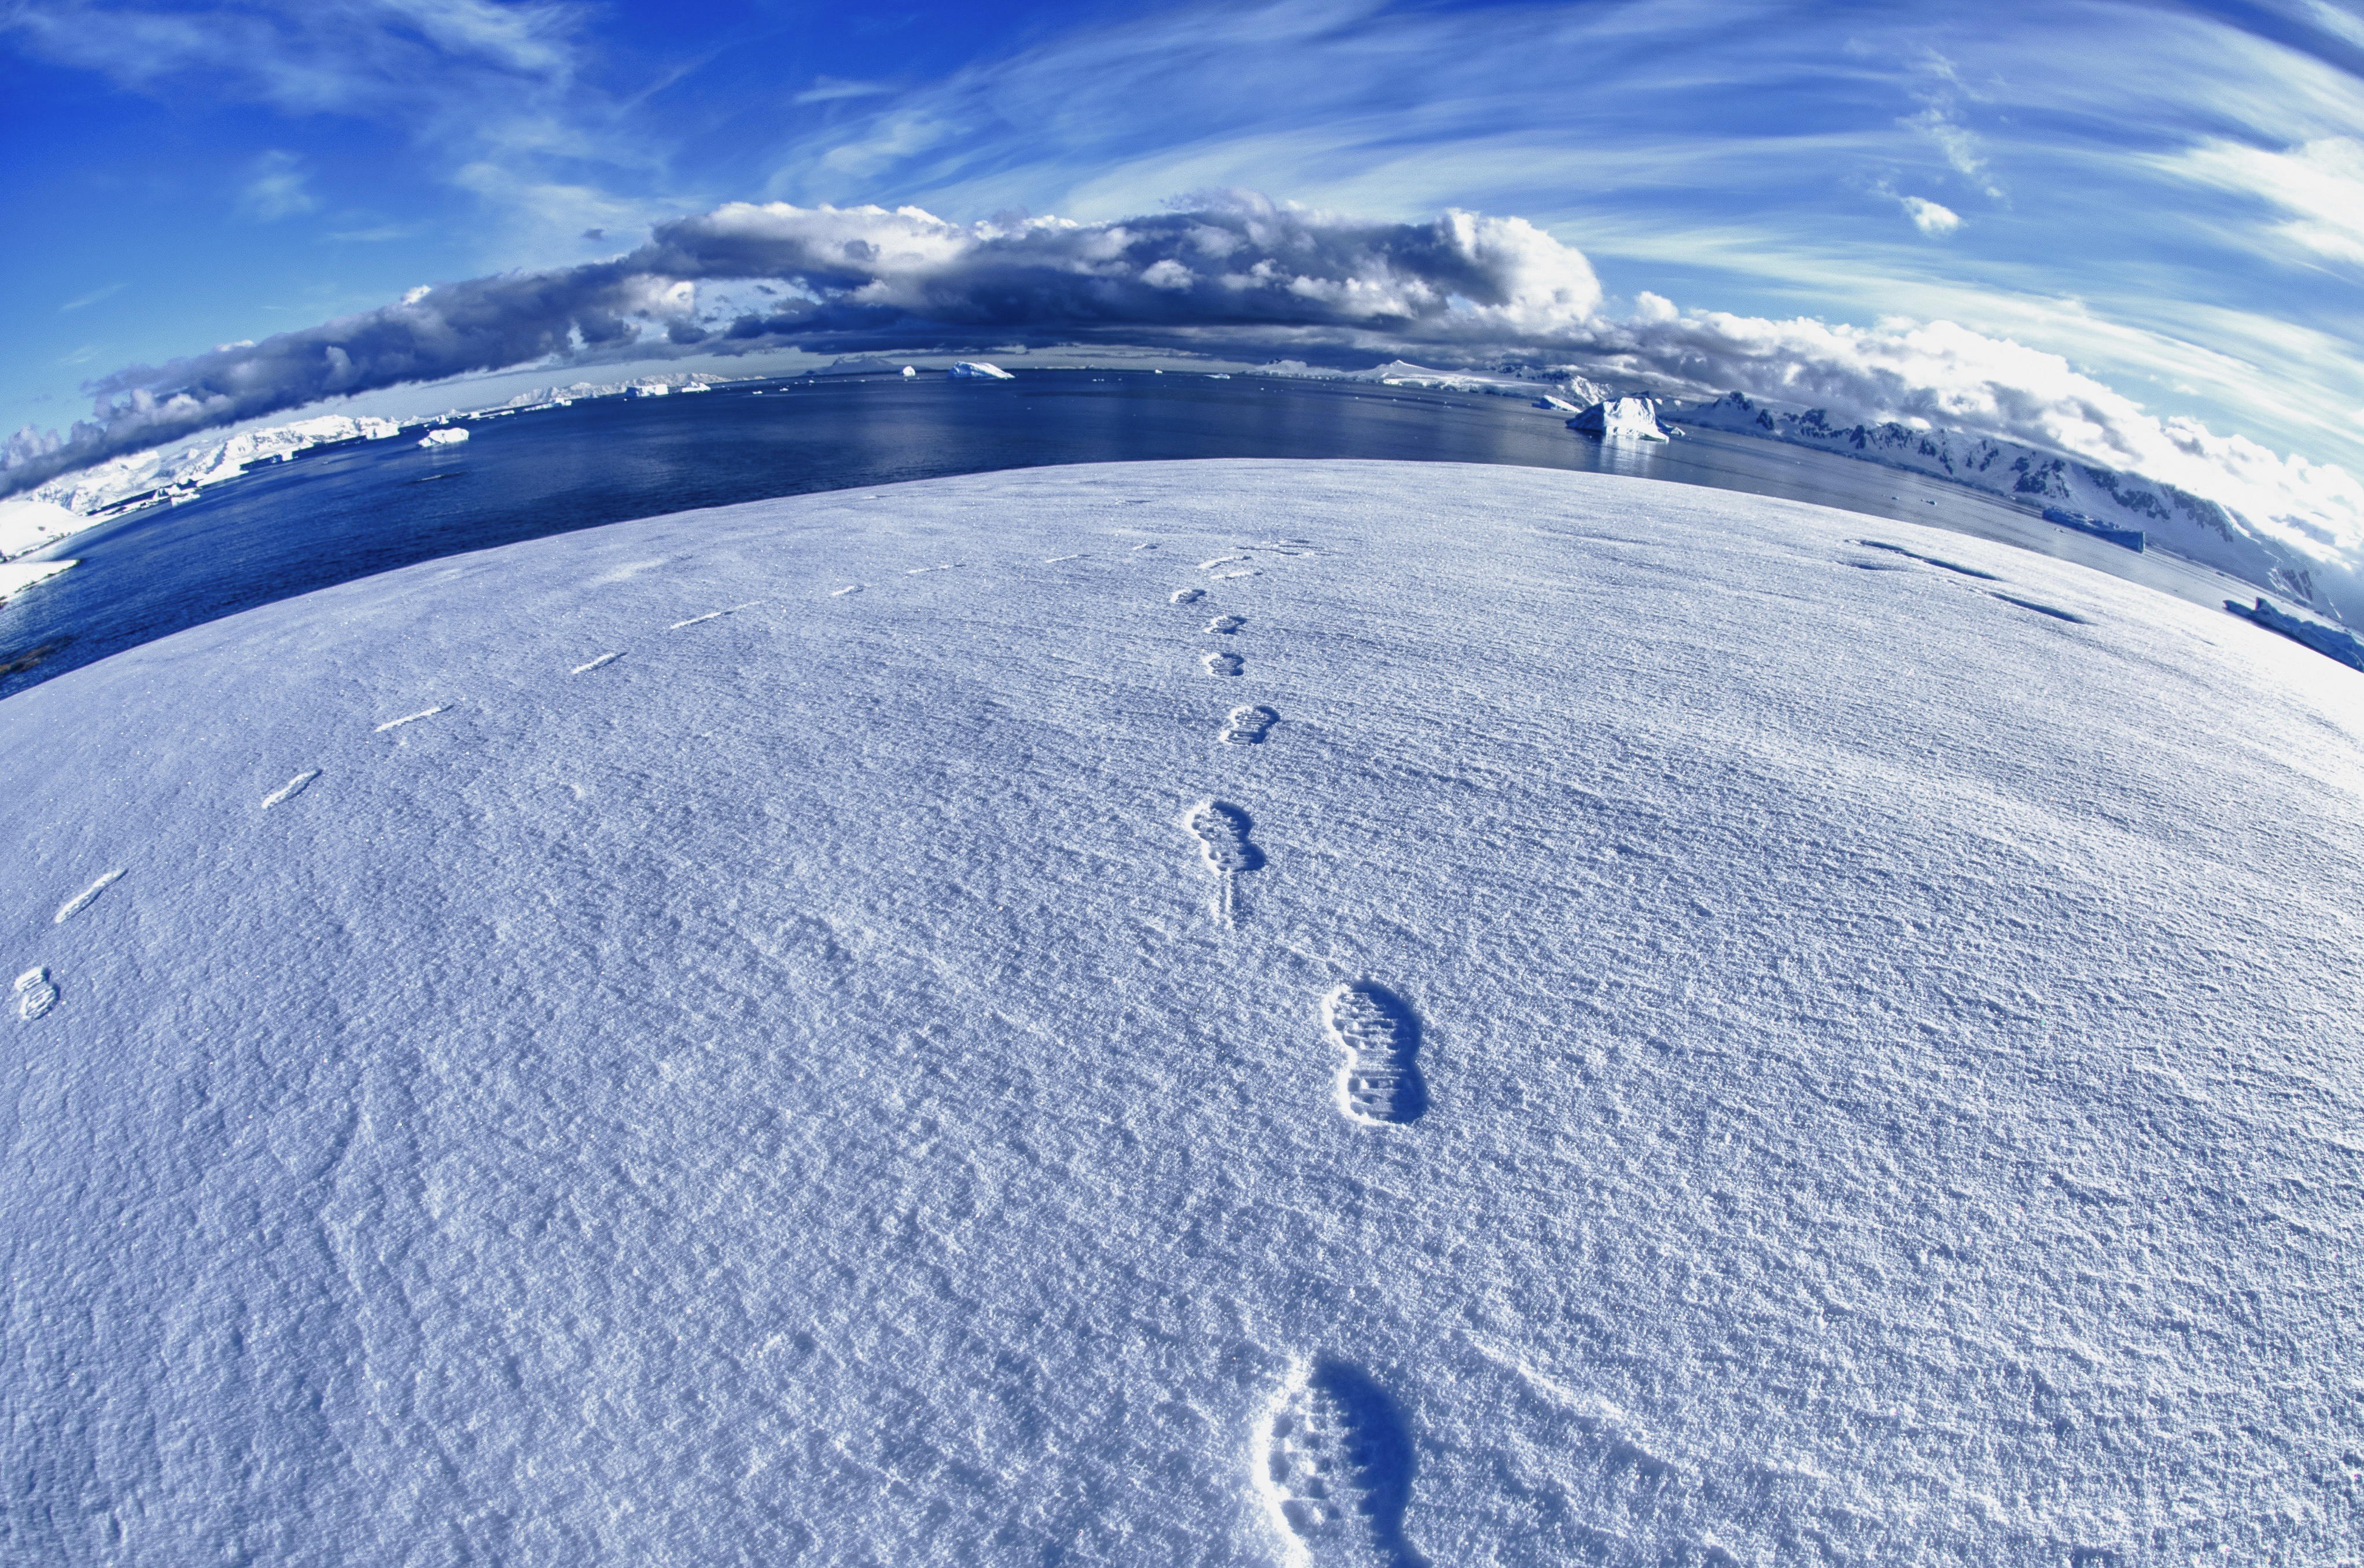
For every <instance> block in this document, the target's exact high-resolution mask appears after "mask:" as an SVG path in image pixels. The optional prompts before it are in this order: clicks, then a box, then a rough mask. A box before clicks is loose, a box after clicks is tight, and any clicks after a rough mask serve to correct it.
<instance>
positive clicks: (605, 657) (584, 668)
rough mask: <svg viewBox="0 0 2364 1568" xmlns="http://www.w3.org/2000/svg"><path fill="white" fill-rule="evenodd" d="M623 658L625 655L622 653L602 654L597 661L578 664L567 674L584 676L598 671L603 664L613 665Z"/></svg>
mask: <svg viewBox="0 0 2364 1568" xmlns="http://www.w3.org/2000/svg"><path fill="white" fill-rule="evenodd" d="M622 657H623V654H622V653H620V652H617V653H602V654H601V655H599V657H597V659H594V660H591V661H590V662H587V663H583V664H577V665H576V666H574V668H573V669H572V670H569V671H567V672H566V673H568V674H570V675H580V674H584V673H586V672H589V671H592V670H597V668H599V666H600V665H602V664H613V663H614V662H616V661H617V660H619V659H621V658H622Z"/></svg>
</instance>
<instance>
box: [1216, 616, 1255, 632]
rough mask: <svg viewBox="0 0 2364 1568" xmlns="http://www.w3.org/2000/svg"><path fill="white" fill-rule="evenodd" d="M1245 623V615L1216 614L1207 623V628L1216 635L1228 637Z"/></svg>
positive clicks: (1246, 622) (1246, 618)
mask: <svg viewBox="0 0 2364 1568" xmlns="http://www.w3.org/2000/svg"><path fill="white" fill-rule="evenodd" d="M1247 624H1248V617H1245V616H1217V617H1215V618H1214V619H1213V620H1210V621H1209V622H1208V623H1207V629H1208V630H1209V631H1210V632H1211V633H1213V634H1214V635H1215V636H1217V637H1229V636H1231V635H1232V633H1233V632H1235V631H1237V630H1239V629H1240V628H1242V627H1243V626H1245V625H1247Z"/></svg>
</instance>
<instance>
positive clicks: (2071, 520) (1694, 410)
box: [1672, 392, 2364, 625]
mask: <svg viewBox="0 0 2364 1568" xmlns="http://www.w3.org/2000/svg"><path fill="white" fill-rule="evenodd" d="M1672 412H1673V413H1674V414H1675V415H1676V417H1678V418H1679V419H1681V420H1682V421H1683V423H1684V424H1686V425H1691V426H1696V427H1698V428H1701V429H1714V430H1730V431H1734V432H1737V433H1740V434H1744V435H1753V436H1763V437H1767V438H1769V439H1774V440H1779V441H1787V442H1790V443H1791V444H1793V445H1797V446H1807V447H1814V448H1816V449H1819V450H1823V451H1834V452H1839V453H1842V454H1844V455H1845V456H1848V457H1857V458H1862V459H1865V460H1868V461H1869V462H1877V463H1879V464H1882V465H1883V466H1885V467H1889V468H1898V469H1905V470H1909V471H1910V472H1912V473H1924V474H1928V475H1931V476H1932V477H1935V478H1938V479H1944V480H1947V481H1950V482H1951V483H1953V484H1962V485H1967V486H1968V487H1969V488H1971V489H1974V490H1984V491H1987V492H1989V493H1990V494H1992V495H2002V496H2007V497H2009V498H2010V499H2012V500H2014V501H2017V502H2020V503H2021V504H2023V505H2024V506H2029V507H2031V508H2033V509H2035V510H2037V511H2038V512H2040V513H2041V514H2043V515H2044V516H2046V517H2048V518H2049V519H2050V520H2052V521H2054V522H2057V523H2058V524H2059V525H2060V526H2062V527H2064V528H2076V529H2078V530H2079V531H2080V532H2086V533H2098V534H2099V535H2101V537H2103V538H2109V537H2111V536H2112V535H2113V534H2118V535H2130V534H2140V535H2141V536H2143V537H2142V539H2140V540H2133V539H2124V538H2120V539H2115V540H2114V541H2113V542H2118V543H2124V544H2129V545H2140V544H2146V543H2147V544H2149V545H2156V546H2163V547H2165V548H2166V549H2169V550H2173V551H2174V552H2175V553H2176V554H2178V555H2180V556H2183V557H2184V558H2185V559H2187V560H2191V561H2197V562H2202V564H2204V565H2208V566H2213V567H2215V568H2216V569H2218V570H2219V571H2222V572H2225V573H2230V574H2231V575H2233V576H2235V577H2237V578H2240V579H2241V580H2242V581H2244V582H2247V583H2254V584H2258V586H2259V587H2261V588H2265V589H2268V590H2269V591H2270V592H2272V593H2275V594H2279V595H2283V596H2285V597H2287V598H2290V599H2292V600H2294V601H2296V602H2297V603H2299V604H2302V605H2305V606H2310V607H2311V608H2313V609H2314V610H2316V611H2318V612H2319V613H2323V614H2327V615H2332V616H2335V617H2338V618H2340V619H2342V620H2345V621H2347V623H2348V624H2350V625H2364V574H2359V573H2358V569H2357V567H2356V566H2355V565H2354V564H2352V563H2347V562H2341V561H2339V560H2336V559H2334V558H2333V557H2331V556H2330V555H2328V554H2322V553H2316V554H2310V553H2308V552H2306V551H2303V550H2299V549H2297V548H2294V547H2293V545H2292V543H2291V542H2290V541H2289V540H2288V539H2283V538H2278V537H2275V535H2273V534H2271V533H2269V532H2268V531H2266V530H2265V529H2263V528H2259V527H2258V525H2257V524H2256V523H2255V522H2254V521H2252V520H2251V519H2248V518H2245V517H2241V516H2239V515H2237V514H2236V513H2235V512H2233V511H2231V510H2230V509H2229V508H2227V507H2225V506H2220V505H2219V504H2217V503H2216V502H2214V501H2211V500H2208V499H2206V498H2204V497H2202V496H2199V495H2191V493H2190V492H2188V491H2184V490H2180V489H2178V488H2177V487H2175V486H2174V485H2172V484H2161V483H2159V482H2158V481H2156V480H2150V479H2145V478H2143V477H2141V476H2140V475H2137V474H2131V473H2122V472H2120V471H2118V470H2116V469H2112V468H2104V467H2101V466H2099V465H2097V464H2093V463H2086V462H2076V461H2074V460H2072V459H2069V458H2066V457H2063V456H2061V455H2059V454H2058V453H2057V452H2046V451H2042V450H2037V449H2036V448H2034V447H2029V446H2024V445H2021V444H2019V443H2017V442H2013V441H1998V440H1994V439H1990V438H1987V437H1982V436H1968V435H1964V434H1963V433H1961V432H1959V431H1954V430H1942V429H1916V428H1912V427H1911V426H1906V425H1900V424H1896V423H1894V422H1892V421H1891V422H1884V423H1879V424H1871V423H1857V424H1844V423H1841V422H1839V421H1837V420H1834V419H1833V418H1832V417H1830V415H1829V414H1827V413H1826V412H1824V411H1823V410H1822V409H1819V408H1810V409H1806V410H1804V411H1802V412H1780V411H1777V410H1775V409H1773V408H1771V407H1767V406H1764V405H1762V404H1760V403H1758V402H1756V401H1755V400H1753V399H1751V398H1748V397H1745V396H1743V395H1741V394H1739V393H1736V392H1734V393H1728V394H1726V395H1724V396H1723V397H1720V398H1717V399H1714V400H1713V401H1712V402H1707V403H1700V404H1695V405H1690V406H1684V407H1679V408H1676V409H1674V410H1672Z"/></svg>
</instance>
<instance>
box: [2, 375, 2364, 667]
mask: <svg viewBox="0 0 2364 1568" xmlns="http://www.w3.org/2000/svg"><path fill="white" fill-rule="evenodd" d="M1151 358H1154V359H1157V360H1159V361H1171V362H1173V363H1175V364H1176V365H1177V366H1178V364H1179V363H1181V362H1182V361H1173V357H1172V356H1152V357H1151ZM1151 358H1145V359H1143V360H1141V361H1140V362H1139V363H1135V362H1134V361H1132V360H1131V359H1127V358H1124V357H1122V356H1117V357H1116V358H1115V359H1114V361H1112V364H1111V366H1110V367H1108V368H1126V369H1136V370H1138V369H1143V368H1158V367H1155V366H1153V365H1152V363H1151ZM1070 360H1072V362H1069V361H1070ZM1044 368H1061V369H1076V368H1092V358H1091V356H1089V355H1083V356H1081V357H1076V356H1068V357H1067V358H1065V359H1061V360H1060V361H1059V362H1058V363H1057V364H1055V365H1046V366H1045V367H1044ZM1200 368H1202V369H1203V370H1205V371H1206V372H1207V373H1217V372H1218V371H1219V370H1221V373H1223V374H1225V375H1228V374H1230V373H1231V372H1232V369H1237V370H1239V371H1240V372H1242V373H1254V374H1257V375H1269V376H1276V377H1280V378H1284V379H1295V380H1318V381H1337V382H1349V383H1367V384H1374V385H1380V386H1388V387H1402V388H1411V389H1420V390H1426V391H1440V392H1455V393H1462V394H1482V395H1489V396H1501V397H1517V398H1520V399H1522V400H1526V401H1530V402H1532V403H1533V406H1535V407H1537V408H1540V409H1544V411H1546V412H1552V413H1563V412H1567V411H1570V410H1567V409H1563V408H1562V407H1561V405H1564V404H1570V403H1572V404H1573V411H1574V412H1576V413H1577V417H1576V418H1575V419H1573V420H1571V421H1570V424H1571V428H1577V429H1579V430H1583V431H1587V432H1589V433H1590V434H1593V435H1596V436H1599V435H1603V434H1611V435H1624V436H1640V437H1642V438H1643V439H1656V435H1657V433H1658V432H1659V430H1660V427H1659V425H1658V423H1657V416H1658V415H1660V414H1663V415H1665V416H1666V417H1667V418H1670V419H1679V420H1680V421H1681V422H1682V424H1684V425H1687V426H1690V427H1693V428H1700V429H1703V430H1715V431H1720V432H1723V433H1726V434H1733V435H1743V436H1748V437H1753V438H1758V439H1767V440H1772V441H1778V442H1781V443H1785V444H1790V445H1796V446H1804V447H1811V448H1812V449H1814V450H1821V451H1825V452H1831V453H1834V454H1836V455H1840V456H1845V457H1849V458H1854V459H1858V460H1862V461H1866V462H1872V463H1875V464H1879V465H1881V466H1885V467H1890V468H1896V469H1901V470H1906V471H1909V472H1912V473H1920V474H1924V475H1925V476H1928V477H1930V478H1934V479H1938V480H1942V481H1945V482H1946V483H1948V484H1959V485H1962V486H1964V487H1965V488H1968V489H1971V490H1975V491H1979V492H1980V493H1982V494H1986V495H1995V496H2000V497H2002V498H2004V499H2006V500H2009V501H2011V502H2013V504H2015V505H2017V506H2023V507H2025V508H2026V509H2027V510H2028V511H2030V512H2031V513H2033V514H2036V515H2039V516H2040V515H2042V514H2043V513H2046V512H2051V513H2053V514H2054V515H2055V517H2057V519H2058V520H2059V521H2061V522H2062V523H2063V524H2064V526H2070V527H2081V528H2087V529H2088V530H2089V531H2099V532H2101V533H2102V534H2103V535H2104V536H2105V537H2110V536H2112V535H2113V533H2114V532H2116V531H2118V530H2124V531H2127V532H2138V533H2140V534H2142V535H2143V536H2145V538H2146V539H2147V542H2148V544H2149V546H2150V547H2151V548H2158V549H2165V550H2169V551H2171V552H2172V553H2174V554H2177V555H2180V556H2182V557H2184V558H2185V559H2188V560H2191V561H2194V562H2200V563H2202V564H2203V565H2206V566H2210V567H2213V568H2215V569H2216V570H2219V571H2222V572H2224V573H2227V574H2229V575H2231V576H2233V577H2236V578H2237V579H2239V580H2240V581H2242V582H2244V583H2247V584H2254V585H2255V586H2257V587H2258V588H2261V589H2264V590H2265V591H2266V592H2268V593H2269V594H2272V595H2277V596H2280V597H2281V598H2284V599H2286V600H2288V601H2290V602H2291V603H2292V605H2294V606H2299V607H2301V608H2303V609H2304V610H2307V611H2310V612H2312V613H2313V614H2314V615H2316V616H2319V617H2325V618H2326V619H2328V620H2331V621H2334V622H2336V623H2339V624H2342V625H2346V626H2350V627H2355V626H2364V563H2358V562H2351V561H2349V560H2347V558H2346V557H2345V556H2344V555H2342V554H2341V553H2340V552H2339V551H2338V550H2336V549H2335V548H2333V547H2332V546H2331V545H2330V544H2328V543H2327V542H2323V541H2319V540H2317V539H2314V536H2313V535H2311V534H2309V533H2308V532H2307V530H2306V529H2305V528H2303V527H2301V526H2299V524H2296V523H2283V524H2277V525H2274V526H2267V525H2264V524H2261V523H2259V522H2258V520H2257V519H2253V518H2250V517H2247V516H2245V515H2243V514H2242V513H2240V512H2238V511H2236V510H2235V509H2234V508H2231V507H2229V506H2224V505H2221V504H2219V503H2217V502H2214V501H2211V500H2208V499H2205V498H2203V497H2201V496H2198V495H2192V494H2191V493H2190V492H2188V491H2185V490H2182V489H2180V488H2178V487H2176V486H2174V485H2172V484H2164V483H2161V482H2158V481H2153V480H2149V479H2145V478H2143V477H2141V476H2139V475H2135V474H2130V473H2122V472H2120V471H2117V470H2113V469H2110V468H2107V467H2103V466H2100V465H2097V464H2093V463H2089V462H2080V461H2078V460H2076V459H2073V458H2070V457H2068V456H2066V455H2063V454H2061V453H2058V452H2048V451H2044V450H2038V449H2036V448H2033V447H2029V446H2025V445H2022V444H2018V443H2013V442H2006V441H1998V440H1995V439H1990V438H1986V437H1977V436H1970V435H1967V434H1964V433H1962V432H1960V431H1949V430H1945V429H1935V428H1926V429H1924V428H1915V427H1912V426H1906V425H1902V424H1899V423H1895V422H1892V421H1891V422H1884V423H1872V422H1859V423H1856V424H1851V425H1850V424H1844V423H1841V422H1839V421H1837V420H1834V418H1833V417H1831V416H1830V415H1829V413H1828V412H1827V411H1825V410H1823V409H1819V408H1805V409H1799V408H1790V407H1784V406H1777V405H1772V404H1767V403H1765V402H1763V401H1761V400H1757V399H1753V398H1750V397H1748V396H1746V395H1743V394H1741V393H1736V392H1735V393H1729V394H1726V395H1723V396H1722V397H1720V398H1715V399H1711V400H1708V401H1704V402H1699V403H1692V404H1677V403H1671V402H1663V401H1661V400H1660V399H1659V398H1657V397H1656V396H1655V395H1644V394H1632V393H1627V394H1620V393H1619V392H1617V391H1616V390H1614V389H1613V388H1611V387H1609V386H1606V385H1603V384H1600V383H1597V382H1594V381H1591V380H1589V379H1588V378H1586V377H1585V376H1584V375H1582V374H1580V373H1578V371H1576V369H1575V368H1574V367H1569V366H1543V367H1536V366H1520V365H1511V364H1505V365H1502V366H1499V367H1495V368H1493V369H1486V370H1438V369H1434V368H1433V367H1429V366H1423V365H1418V364H1413V363H1411V362H1409V361H1402V360H1397V361H1388V362H1387V363H1383V364H1377V365H1374V366H1372V367H1370V368H1369V369H1367V370H1364V371H1344V370H1336V369H1326V368H1322V367H1318V366H1313V365H1309V364H1307V363H1305V362H1303V361H1293V360H1283V361H1267V362H1266V363H1263V364H1260V365H1255V366H1253V367H1249V366H1245V365H1236V366H1234V365H1232V362H1231V361H1215V360H1208V361H1204V363H1203V365H1202V366H1201V367H1200ZM805 373H807V374H818V373H830V374H844V375H863V374H892V375H898V376H899V375H900V374H901V366H900V364H899V362H891V363H890V362H888V361H885V360H881V359H878V358H877V357H875V356H867V355H864V356H853V357H850V358H847V359H845V360H842V361H838V362H836V363H835V364H834V365H825V366H818V367H808V368H807V370H806V371H805ZM945 373H946V374H948V375H949V376H950V377H951V378H953V379H954V380H960V379H977V380H993V379H996V378H998V379H1003V380H1008V379H1010V377H1011V373H1009V372H1008V371H1006V370H1003V369H1002V368H1001V367H999V366H998V365H992V364H987V363H986V362H984V361H946V368H945ZM755 379H765V378H763V377H757V378H755ZM728 380H729V378H725V377H723V376H720V375H717V374H714V373H708V372H681V373H650V374H641V375H636V376H631V377H628V378H620V379H617V380H612V381H607V382H589V381H580V382H576V383H574V384H568V385H558V384H551V385H544V386H536V387H532V388H530V389H528V390H525V391H522V392H519V393H516V394H514V395H510V396H509V397H507V399H505V400H502V401H499V402H496V403H492V404H487V405H484V406H475V407H470V408H460V407H452V408H450V409H446V410H444V411H443V412H441V413H440V414H433V415H426V416H410V417H401V418H391V417H379V416H372V415H334V414H331V415H320V416H318V417H311V418H307V419H302V420H297V421H294V422H291V423H287V424H284V425H276V426H270V427H265V428H257V429H250V430H241V431H238V432H235V433H233V434H231V435H229V436H228V437H225V438H223V439H217V440H212V441H203V442H195V443H188V444H184V445H182V446H180V447H177V448H165V449H158V450H152V451H147V452H140V453H135V454H132V455H129V456H127V457H123V458H118V459H115V460H113V461H111V462H106V463H103V464H100V465H98V466H96V467H95V468H91V469H86V470H82V471H79V472H77V473H72V474H66V475H61V477H59V478H58V479H55V480H52V481H50V483H49V484H44V485H41V486H39V488H37V489H35V490H32V491H29V492H27V493H26V494H24V495H20V496H16V497H11V498H8V499H6V500H0V562H5V561H10V560H15V559H17V558H19V557H22V556H25V555H27V554H28V553H31V552H34V551H38V550H46V549H48V548H50V547H51V546H53V545H56V544H57V543H59V542H60V541H61V540H62V539H68V538H70V537H72V535H73V534H74V533H77V532H79V531H81V530H82V529H84V528H89V527H92V526H94V525H95V524H96V523H98V522H103V521H106V520H107V519H109V518H111V517H117V516H120V515H122V514H123V513H125V512H127V511H130V510H135V509H138V508H139V507H143V506H164V505H170V504H172V503H173V502H176V501H182V500H186V499H189V498H191V497H194V496H195V495H199V494H202V493H203V492H204V490H205V489H206V488H207V487H209V486H211V485H215V484H222V483H225V482H227V481H229V480H233V479H236V478H238V477H239V476H240V475H241V474H242V473H247V472H249V471H251V469H252V468H254V467H256V466H257V465H259V464H262V463H268V462H280V461H284V460H286V459H287V458H290V457H293V456H295V455H296V454H297V453H298V452H302V451H305V450H310V449H312V448H314V447H318V446H322V445H329V444H336V443H340V442H346V441H355V440H378V439H386V438H388V437H392V436H395V435H398V434H400V433H402V432H404V431H406V430H424V429H425V428H428V427H435V426H441V427H445V428H447V429H448V430H449V431H450V433H448V434H443V435H429V436H428V437H427V439H429V441H433V442H454V441H457V440H459V439H464V434H465V432H464V425H465V424H466V423H470V422H476V421H482V420H485V419H492V418H499V417H507V416H510V415H515V414H519V413H529V412H533V411H536V410H539V409H545V408H552V407H561V406H567V405H568V404H570V403H572V402H574V401H575V400H578V399H588V398H597V397H614V396H658V395H665V394H668V393H672V392H676V391H680V392H691V391H705V390H709V389H711V388H713V387H716V386H719V385H724V384H728ZM1621 411H1622V412H1621ZM1645 416H1646V417H1645ZM1587 421H1590V423H1587ZM1612 425H1613V426H1614V427H1615V429H1614V430H1611V428H1610V427H1611V426H1612ZM1596 426H1597V427H1599V428H1595V427H1596Z"/></svg>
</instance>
